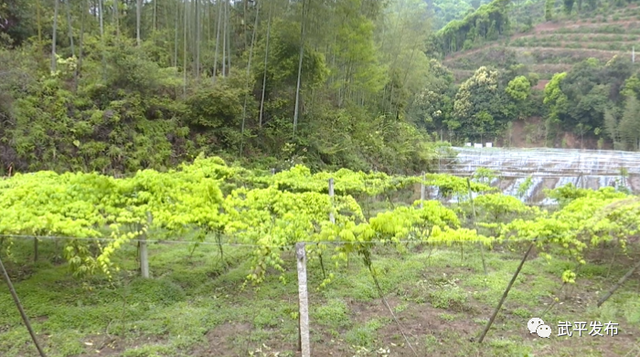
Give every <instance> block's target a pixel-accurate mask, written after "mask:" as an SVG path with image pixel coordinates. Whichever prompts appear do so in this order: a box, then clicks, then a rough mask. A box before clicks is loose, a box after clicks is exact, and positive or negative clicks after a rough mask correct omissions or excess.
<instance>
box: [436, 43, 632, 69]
mask: <svg viewBox="0 0 640 357" xmlns="http://www.w3.org/2000/svg"><path fill="white" fill-rule="evenodd" d="M494 47H498V44H494V45H491V46H486V47H482V48H479V49H477V50H473V51H469V52H464V53H461V55H459V56H455V57H450V58H446V59H445V60H444V61H443V64H445V65H451V62H452V61H455V60H458V59H460V58H462V57H466V56H469V55H471V54H474V53H478V52H479V51H480V50H483V51H484V50H488V49H491V48H494ZM508 48H509V49H510V50H513V51H516V52H521V53H522V52H532V51H535V52H541V51H543V52H565V53H571V54H574V55H575V54H580V55H581V56H579V57H580V58H588V57H595V58H598V59H601V60H608V59H611V57H613V56H614V55H617V54H622V53H625V52H626V51H614V50H600V49H594V48H566V47H508ZM463 54H464V56H463Z"/></svg>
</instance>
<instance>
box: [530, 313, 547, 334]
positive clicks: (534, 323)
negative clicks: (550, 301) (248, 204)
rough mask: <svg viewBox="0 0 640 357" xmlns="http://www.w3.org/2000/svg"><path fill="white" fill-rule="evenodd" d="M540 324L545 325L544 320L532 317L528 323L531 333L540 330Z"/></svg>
mask: <svg viewBox="0 0 640 357" xmlns="http://www.w3.org/2000/svg"><path fill="white" fill-rule="evenodd" d="M540 325H544V321H542V319H539V318H537V317H534V318H532V319H531V320H529V323H527V327H528V328H529V332H531V333H536V332H537V331H538V326H540Z"/></svg>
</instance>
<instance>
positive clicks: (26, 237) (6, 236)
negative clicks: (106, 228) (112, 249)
mask: <svg viewBox="0 0 640 357" xmlns="http://www.w3.org/2000/svg"><path fill="white" fill-rule="evenodd" d="M0 238H19V239H35V238H37V239H49V240H62V239H69V240H80V241H100V242H115V241H117V240H118V239H115V238H104V237H95V238H92V237H65V236H34V235H12V234H0ZM487 238H488V239H491V240H495V242H496V243H501V242H500V241H504V243H522V242H529V243H530V242H532V241H534V240H535V239H509V238H507V239H498V238H494V239H492V238H490V237H487ZM127 242H144V243H157V244H199V245H213V246H220V245H222V246H230V247H251V248H282V247H283V246H286V245H276V244H272V245H271V244H250V243H232V242H215V241H197V240H193V241H184V240H162V239H155V240H154V239H128V240H127ZM296 243H305V244H308V245H317V244H327V245H329V244H334V245H341V244H350V243H351V244H353V243H360V244H365V245H366V244H370V245H386V244H387V245H388V244H427V245H435V243H436V242H434V241H429V240H428V239H427V240H394V241H391V240H389V241H386V242H385V241H345V240H325V241H298V242H296ZM437 243H438V244H439V245H443V246H446V245H448V244H449V243H467V244H471V245H472V244H480V243H481V242H480V241H468V240H461V239H455V240H446V241H439V242H437ZM288 244H292V243H287V245H288Z"/></svg>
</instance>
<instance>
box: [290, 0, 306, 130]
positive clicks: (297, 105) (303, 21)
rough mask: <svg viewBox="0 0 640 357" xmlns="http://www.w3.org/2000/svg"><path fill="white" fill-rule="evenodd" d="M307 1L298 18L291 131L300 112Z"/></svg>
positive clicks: (296, 124)
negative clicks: (296, 72)
mask: <svg viewBox="0 0 640 357" xmlns="http://www.w3.org/2000/svg"><path fill="white" fill-rule="evenodd" d="M306 4H307V2H306V1H305V0H302V10H301V11H302V19H301V20H300V57H299V61H298V81H297V83H296V102H295V108H294V111H293V133H294V134H295V133H296V128H297V126H298V115H299V112H300V82H301V80H302V58H303V57H304V32H305V31H304V30H305V24H306V19H307V11H306V10H307V6H306Z"/></svg>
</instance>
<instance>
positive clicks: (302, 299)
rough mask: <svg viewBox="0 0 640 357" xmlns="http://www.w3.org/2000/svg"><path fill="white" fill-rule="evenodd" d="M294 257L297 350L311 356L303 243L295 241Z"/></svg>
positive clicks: (303, 356) (305, 356) (305, 260)
mask: <svg viewBox="0 0 640 357" xmlns="http://www.w3.org/2000/svg"><path fill="white" fill-rule="evenodd" d="M296 257H297V258H298V259H297V261H298V306H299V311H300V313H299V315H298V319H299V322H300V324H299V330H298V332H299V334H298V351H301V352H302V355H301V356H302V357H311V349H310V345H309V300H308V296H307V259H306V253H305V244H304V243H296Z"/></svg>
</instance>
